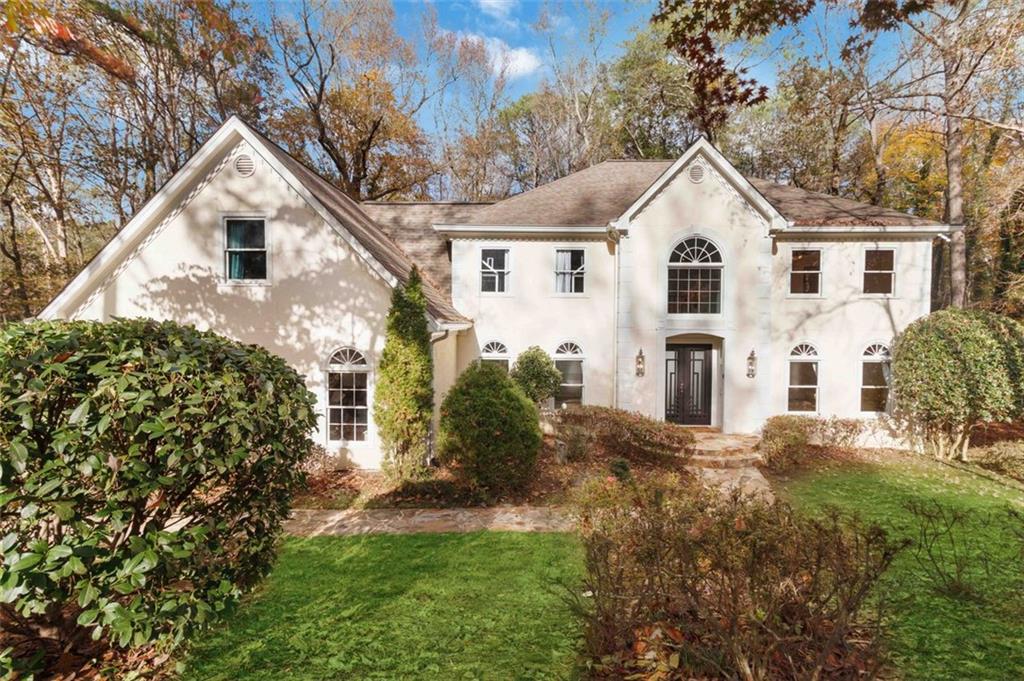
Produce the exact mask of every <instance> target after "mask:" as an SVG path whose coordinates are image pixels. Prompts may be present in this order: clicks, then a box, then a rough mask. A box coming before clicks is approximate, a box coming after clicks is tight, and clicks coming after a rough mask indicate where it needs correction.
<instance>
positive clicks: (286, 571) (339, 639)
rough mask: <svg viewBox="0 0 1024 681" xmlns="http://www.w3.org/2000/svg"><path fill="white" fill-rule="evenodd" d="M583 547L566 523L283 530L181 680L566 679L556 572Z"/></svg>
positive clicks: (573, 570)
mask: <svg viewBox="0 0 1024 681" xmlns="http://www.w3.org/2000/svg"><path fill="white" fill-rule="evenodd" d="M579 551H580V549H579V545H578V543H577V542H576V540H575V539H574V538H573V537H572V536H569V535H564V534H519V533H500V532H485V533H477V534H462V535H455V534H443V535H403V536H394V535H391V536H389V535H378V536H372V537H353V538H348V537H345V538H341V537H323V538H316V539H304V540H300V539H289V540H288V541H286V542H285V545H284V548H283V550H282V552H281V556H280V558H279V561H278V563H277V565H276V567H275V568H274V571H273V573H272V574H271V575H270V577H269V578H268V579H267V582H266V583H265V584H264V585H263V586H262V587H261V589H260V590H259V592H258V593H256V594H255V595H254V596H253V597H252V598H250V599H249V600H248V601H247V602H246V603H245V604H244V605H243V606H242V607H241V608H240V610H239V611H238V612H236V613H235V614H234V615H233V616H232V617H230V618H229V619H228V620H227V621H226V622H224V623H223V624H222V625H220V626H219V627H217V628H216V629H214V631H212V632H210V633H208V634H205V635H202V636H200V637H199V640H197V641H196V642H195V643H194V644H193V645H192V648H191V650H190V653H189V655H188V656H187V657H186V659H185V665H186V671H185V673H184V674H183V678H185V679H224V680H225V681H226V680H229V679H230V680H231V681H234V680H236V679H246V680H247V681H258V680H259V679H267V680H268V681H269V680H271V679H273V680H274V681H285V680H290V679H315V680H317V681H321V680H323V679H453V680H454V679H558V678H567V677H570V676H571V675H572V671H573V667H574V664H575V661H576V650H577V644H578V641H579V627H578V624H577V622H575V621H574V619H573V617H572V615H571V614H570V612H569V610H568V608H567V606H566V605H565V602H564V600H563V594H564V588H563V587H562V586H560V584H562V583H565V580H567V579H574V578H577V577H578V576H579V574H580V570H581V557H580V553H579Z"/></svg>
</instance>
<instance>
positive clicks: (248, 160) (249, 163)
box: [235, 154, 256, 177]
mask: <svg viewBox="0 0 1024 681" xmlns="http://www.w3.org/2000/svg"><path fill="white" fill-rule="evenodd" d="M235 172H236V173H238V174H239V175H241V176H242V177H249V176H250V175H252V174H253V173H254V172H256V161H254V160H253V158H252V156H250V155H249V154H239V155H238V157H237V158H236V159H235Z"/></svg>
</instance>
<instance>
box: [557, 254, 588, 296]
mask: <svg viewBox="0 0 1024 681" xmlns="http://www.w3.org/2000/svg"><path fill="white" fill-rule="evenodd" d="M586 253H587V252H586V250H584V249H582V248H559V249H556V250H555V292H557V293H583V292H584V286H585V283H586V282H585V280H586Z"/></svg>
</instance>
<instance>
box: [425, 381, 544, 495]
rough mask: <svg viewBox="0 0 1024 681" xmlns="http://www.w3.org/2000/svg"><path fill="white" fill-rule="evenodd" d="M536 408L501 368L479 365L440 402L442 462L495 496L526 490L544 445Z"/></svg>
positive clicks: (456, 383)
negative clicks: (495, 494) (523, 488)
mask: <svg viewBox="0 0 1024 681" xmlns="http://www.w3.org/2000/svg"><path fill="white" fill-rule="evenodd" d="M538 417H539V415H538V413H537V407H536V405H535V404H534V403H533V402H531V401H530V399H529V398H528V397H527V396H526V395H524V394H523V391H522V390H520V389H519V387H518V386H516V385H515V384H514V383H513V382H512V380H511V379H510V378H509V377H508V375H507V374H506V373H505V372H504V371H502V370H501V369H500V368H498V367H496V366H494V365H490V364H483V363H479V362H477V363H475V364H473V365H471V366H470V367H469V368H468V369H466V370H465V371H464V372H462V375H461V376H459V378H458V380H457V381H456V382H455V385H454V386H452V389H451V390H450V391H449V392H448V395H447V397H445V399H444V402H443V403H442V404H441V432H440V438H439V449H440V457H441V460H442V462H444V463H446V464H449V465H454V466H456V467H457V469H458V471H459V473H460V474H461V475H463V476H465V477H466V478H468V479H469V480H470V481H472V482H473V483H475V484H476V485H478V486H479V487H481V488H482V489H484V490H486V491H488V492H491V493H500V492H509V491H514V490H517V489H520V488H522V487H523V486H524V485H525V484H526V482H527V481H528V480H529V478H530V474H531V473H532V472H533V469H534V465H535V463H536V461H537V452H538V450H539V449H540V445H541V432H540V423H539V418H538Z"/></svg>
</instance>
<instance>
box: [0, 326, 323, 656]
mask: <svg viewBox="0 0 1024 681" xmlns="http://www.w3.org/2000/svg"><path fill="white" fill-rule="evenodd" d="M314 403H315V400H314V397H313V395H312V394H311V393H310V392H309V391H308V390H306V387H305V384H304V382H303V379H302V377H301V376H299V375H298V374H297V373H296V372H295V371H294V370H293V369H291V368H290V367H289V366H288V365H287V364H285V362H284V360H282V359H280V358H279V357H276V356H274V355H272V354H270V353H269V352H267V351H266V350H263V349H262V348H259V347H256V346H246V345H242V344H240V343H236V342H232V341H229V340H227V339H225V338H221V337H219V336H217V335H215V334H213V333H204V332H200V331H197V330H195V329H194V328H192V327H185V326H179V325H177V324H173V323H170V322H165V323H157V322H153V321H146V320H118V321H114V322H111V323H108V324H101V323H97V322H51V323H41V322H35V323H25V324H14V325H11V326H8V327H7V328H6V329H5V330H4V331H3V332H2V333H0V450H2V451H3V453H4V455H3V459H2V460H0V619H2V626H3V628H4V630H5V632H6V633H7V634H8V636H11V637H13V638H14V639H15V640H16V641H18V645H17V646H16V647H15V649H14V651H13V656H11V655H9V656H8V657H7V659H8V660H10V659H11V657H13V658H15V659H18V658H20V659H21V660H22V662H24V659H25V657H26V656H28V655H30V654H39V653H41V654H42V655H43V664H44V666H45V665H53V664H59V665H60V666H61V667H62V668H67V665H69V664H73V660H74V659H75V658H76V656H77V657H78V658H87V657H89V656H91V655H95V654H96V648H95V644H91V643H90V639H99V640H100V642H106V643H109V644H112V645H116V646H122V647H124V646H140V645H144V644H147V643H150V642H156V641H160V642H162V643H165V644H168V643H170V644H173V643H175V642H177V641H179V640H180V639H181V637H182V636H183V635H184V634H185V633H186V632H187V631H189V630H190V629H191V628H193V627H194V626H197V625H202V624H204V623H206V622H208V621H209V620H210V619H211V618H212V617H214V616H215V615H217V613H219V612H220V611H222V610H224V609H225V608H227V607H229V606H230V605H231V604H232V603H234V601H235V600H236V599H237V598H238V596H239V595H240V594H241V593H242V592H243V591H244V590H246V589H248V588H249V587H251V586H252V585H253V584H255V583H256V582H257V581H258V580H259V579H260V578H261V577H263V576H264V574H265V573H266V572H267V571H268V569H269V568H270V565H271V561H272V559H273V556H274V549H275V541H276V539H277V536H278V534H279V532H280V529H281V523H282V521H283V520H284V519H285V518H286V517H287V514H288V511H289V504H290V500H291V497H292V492H293V490H294V489H295V487H296V485H297V483H299V482H300V480H301V477H302V473H301V470H300V466H301V463H302V460H303V458H304V457H305V456H306V455H307V454H308V452H309V447H310V444H311V443H310V441H309V438H308V433H309V432H310V431H311V430H312V429H313V428H315V426H316V417H315V412H314ZM0 657H3V656H0ZM58 658H60V659H59V662H58Z"/></svg>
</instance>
